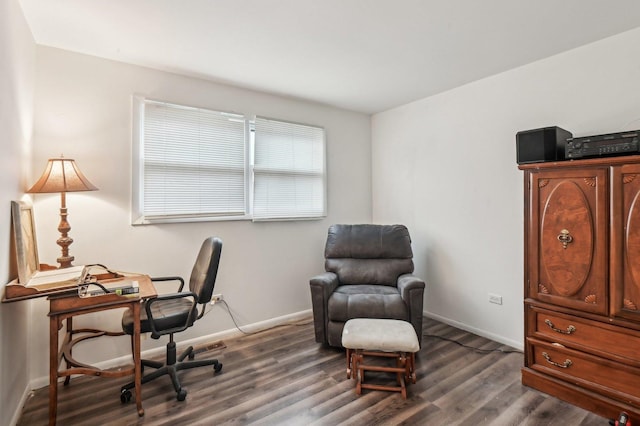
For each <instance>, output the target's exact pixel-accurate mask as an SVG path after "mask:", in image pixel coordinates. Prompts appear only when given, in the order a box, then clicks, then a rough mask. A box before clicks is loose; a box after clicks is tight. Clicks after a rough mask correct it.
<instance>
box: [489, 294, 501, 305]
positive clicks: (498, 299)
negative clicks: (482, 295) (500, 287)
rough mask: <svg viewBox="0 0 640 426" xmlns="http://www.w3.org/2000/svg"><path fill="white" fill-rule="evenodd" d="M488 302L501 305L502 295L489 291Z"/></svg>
mask: <svg viewBox="0 0 640 426" xmlns="http://www.w3.org/2000/svg"><path fill="white" fill-rule="evenodd" d="M489 303H495V304H496V305H502V296H500V295H498V294H493V293H489Z"/></svg>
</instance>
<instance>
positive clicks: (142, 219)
mask: <svg viewBox="0 0 640 426" xmlns="http://www.w3.org/2000/svg"><path fill="white" fill-rule="evenodd" d="M147 102H157V103H164V104H168V105H175V106H177V107H184V108H194V109H198V108H199V109H204V110H209V111H215V112H218V111H216V110H213V109H211V108H205V107H201V108H200V107H194V106H189V105H184V104H179V103H175V102H169V101H162V100H157V99H152V98H147V97H146V96H144V95H137V94H136V95H133V96H132V178H131V191H132V194H131V224H132V225H151V224H162V223H190V222H217V221H242V220H251V221H254V222H273V221H303V220H321V219H323V218H325V217H326V216H327V211H328V188H327V187H328V177H327V137H326V129H325V128H324V127H322V126H317V125H311V124H306V123H298V122H293V121H287V120H281V119H275V118H270V117H266V116H262V115H260V116H256V115H248V114H241V113H233V112H227V113H229V114H234V115H236V114H237V115H242V116H243V117H244V152H245V154H244V214H241V215H224V214H210V215H193V216H190V215H178V216H169V215H167V216H153V217H150V216H145V213H144V152H143V151H144V118H145V105H146V103H147ZM222 113H223V114H224V113H225V112H222ZM256 118H261V119H267V120H273V121H277V122H280V123H288V124H293V125H298V126H308V127H314V128H318V129H320V130H321V131H322V162H323V169H322V186H323V187H322V191H323V193H322V204H323V211H322V213H321V214H320V215H318V216H290V217H260V218H255V217H254V215H253V201H254V188H255V173H254V159H255V139H254V138H255V122H256Z"/></svg>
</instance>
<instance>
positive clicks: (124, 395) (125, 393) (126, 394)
mask: <svg viewBox="0 0 640 426" xmlns="http://www.w3.org/2000/svg"><path fill="white" fill-rule="evenodd" d="M131 396H132V395H131V391H130V390H129V389H122V391H120V402H122V403H123V404H126V403H127V402H129V401H131Z"/></svg>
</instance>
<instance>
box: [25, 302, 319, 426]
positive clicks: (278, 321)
mask: <svg viewBox="0 0 640 426" xmlns="http://www.w3.org/2000/svg"><path fill="white" fill-rule="evenodd" d="M311 315H312V312H311V309H308V310H306V311H300V312H295V313H293V314H288V315H283V316H281V317H276V318H271V319H268V320H266V321H260V322H256V323H253V324H249V325H243V326H242V330H243V331H244V332H245V333H255V332H258V331H262V330H267V329H269V328H272V327H275V326H278V325H283V324H287V323H292V322H296V321H300V320H302V319H305V318H309V317H311ZM240 335H242V332H241V331H240V330H238V329H237V328H232V329H229V330H224V331H220V332H217V333H213V334H209V335H206V336H200V337H195V338H193V339H189V340H182V341H180V345H181V346H198V345H202V344H205V343H211V342H212V341H216V340H222V339H230V338H233V337H237V336H240ZM165 351H166V347H165V346H160V347H157V348H153V349H148V350H146V351H143V352H142V353H141V354H140V355H141V357H142V358H154V357H156V356H161V355H163V354H164V353H165ZM130 363H131V354H129V355H124V356H121V357H118V358H113V359H110V360H107V361H102V362H99V363H96V364H95V366H96V367H97V368H100V369H109V368H113V367H117V366H120V365H124V364H130ZM48 385H49V376H43V377H38V378H36V379H34V380H32V381H31V382H30V383H29V387H28V388H27V389H25V392H24V393H25V395H24V396H23V399H24V401H26V398H27V397H28V395H29V393H30V392H31V389H40V388H42V387H44V386H48ZM24 401H23V402H22V403H21V404H20V410H22V406H23V405H24ZM19 415H20V412H18V413H17V414H16V421H17V418H18V417H19ZM14 424H15V423H14Z"/></svg>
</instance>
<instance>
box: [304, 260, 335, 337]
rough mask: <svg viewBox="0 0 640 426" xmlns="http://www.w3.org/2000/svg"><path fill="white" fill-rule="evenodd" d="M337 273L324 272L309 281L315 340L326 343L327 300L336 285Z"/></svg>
mask: <svg viewBox="0 0 640 426" xmlns="http://www.w3.org/2000/svg"><path fill="white" fill-rule="evenodd" d="M339 284H340V282H339V281H338V275H336V274H335V273H333V272H325V273H323V274H320V275H316V276H315V277H313V278H311V280H310V281H309V286H310V287H311V307H312V310H313V328H314V331H315V335H316V342H318V343H324V344H326V343H328V340H327V336H326V335H325V332H326V330H327V327H328V323H329V318H328V315H327V301H328V300H329V296H331V293H333V291H334V290H335V289H336V288H337V287H338V285H339Z"/></svg>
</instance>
